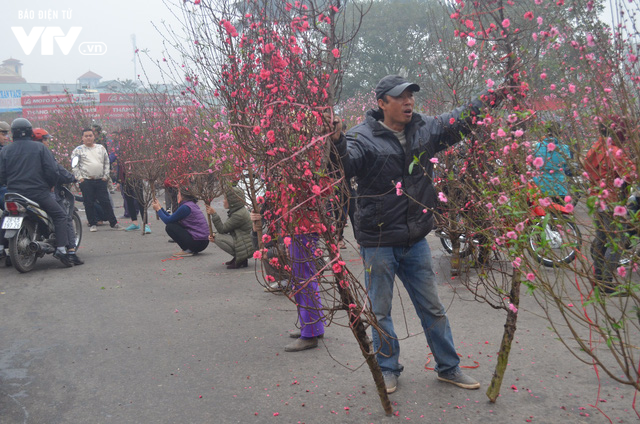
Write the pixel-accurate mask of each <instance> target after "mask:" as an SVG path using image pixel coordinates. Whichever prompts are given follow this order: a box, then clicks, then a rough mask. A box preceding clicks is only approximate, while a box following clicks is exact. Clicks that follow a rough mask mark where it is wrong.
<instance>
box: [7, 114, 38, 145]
mask: <svg viewBox="0 0 640 424" xmlns="http://www.w3.org/2000/svg"><path fill="white" fill-rule="evenodd" d="M11 134H12V135H13V139H14V140H15V139H16V138H31V136H32V135H33V128H32V127H31V122H29V120H27V119H25V118H17V119H14V120H13V122H12V123H11Z"/></svg>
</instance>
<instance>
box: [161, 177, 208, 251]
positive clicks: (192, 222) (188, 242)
mask: <svg viewBox="0 0 640 424" xmlns="http://www.w3.org/2000/svg"><path fill="white" fill-rule="evenodd" d="M151 207H152V208H153V209H154V210H155V211H156V212H158V217H159V218H160V219H161V220H162V222H164V223H165V224H167V226H166V227H165V229H166V231H167V234H168V235H169V237H171V238H172V239H173V240H175V242H176V243H178V246H180V248H181V249H182V250H181V251H180V252H178V253H175V254H174V255H173V256H175V257H184V256H193V255H196V254H198V253H199V252H202V251H203V250H204V249H206V248H207V246H208V245H209V225H208V224H207V219H206V218H205V216H204V214H203V213H202V211H201V210H200V208H199V207H198V199H197V198H196V197H195V196H193V195H192V194H191V193H189V190H188V189H187V188H186V187H181V188H180V190H179V191H178V209H176V210H175V212H173V213H172V214H171V215H169V214H168V213H167V211H165V210H164V209H163V208H162V207H161V206H160V202H158V200H157V199H154V201H153V202H152V203H151Z"/></svg>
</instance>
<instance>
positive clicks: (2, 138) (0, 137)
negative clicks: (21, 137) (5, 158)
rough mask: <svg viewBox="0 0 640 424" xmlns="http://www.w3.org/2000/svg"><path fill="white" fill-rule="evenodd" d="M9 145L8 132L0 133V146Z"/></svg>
mask: <svg viewBox="0 0 640 424" xmlns="http://www.w3.org/2000/svg"><path fill="white" fill-rule="evenodd" d="M6 144H9V131H0V146H4V145H6Z"/></svg>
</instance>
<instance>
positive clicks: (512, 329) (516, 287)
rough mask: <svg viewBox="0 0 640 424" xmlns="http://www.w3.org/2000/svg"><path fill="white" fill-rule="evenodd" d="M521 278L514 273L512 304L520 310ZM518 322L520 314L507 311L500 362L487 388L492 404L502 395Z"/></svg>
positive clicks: (499, 356) (499, 355)
mask: <svg viewBox="0 0 640 424" xmlns="http://www.w3.org/2000/svg"><path fill="white" fill-rule="evenodd" d="M520 277H521V274H520V272H519V271H518V270H514V271H513V275H512V277H511V294H510V297H511V304H512V305H513V306H515V308H518V307H519V305H520V284H521V282H520ZM517 320H518V312H517V309H516V311H515V312H514V311H512V310H511V309H509V308H508V309H507V321H506V322H505V324H504V333H503V335H502V343H501V344H500V352H499V353H498V362H497V364H496V369H495V371H494V372H493V377H492V378H491V384H489V388H487V397H488V398H489V400H490V401H491V402H492V403H495V402H496V400H497V399H498V395H499V394H500V386H501V385H502V379H503V378H504V373H505V371H506V370H507V364H508V362H509V353H510V352H511V343H512V342H513V338H514V336H515V333H516V321H517Z"/></svg>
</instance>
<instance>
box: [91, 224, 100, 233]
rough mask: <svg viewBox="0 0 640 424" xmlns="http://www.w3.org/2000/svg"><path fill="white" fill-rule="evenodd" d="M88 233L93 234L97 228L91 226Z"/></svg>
mask: <svg viewBox="0 0 640 424" xmlns="http://www.w3.org/2000/svg"><path fill="white" fill-rule="evenodd" d="M89 231H91V232H92V233H95V232H96V231H98V227H96V226H95V225H92V226H91V228H89Z"/></svg>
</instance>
